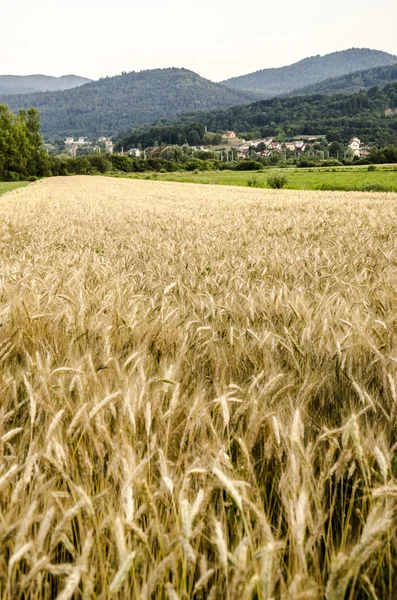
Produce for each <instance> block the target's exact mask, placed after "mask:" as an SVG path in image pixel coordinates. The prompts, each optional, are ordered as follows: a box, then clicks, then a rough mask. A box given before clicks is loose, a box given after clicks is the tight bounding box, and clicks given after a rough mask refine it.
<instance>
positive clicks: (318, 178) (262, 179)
mask: <svg viewBox="0 0 397 600" xmlns="http://www.w3.org/2000/svg"><path fill="white" fill-rule="evenodd" d="M282 171H283V172H285V173H287V174H288V183H287V185H286V188H288V189H296V190H316V189H319V188H320V187H321V186H324V187H325V186H326V187H327V188H331V187H332V188H334V189H336V190H338V189H340V190H344V191H349V190H354V189H357V190H359V189H360V188H362V187H367V186H368V187H369V188H370V187H371V186H382V187H383V188H388V189H390V191H395V192H397V165H396V166H395V167H393V166H388V167H377V169H376V171H372V172H371V171H368V168H367V167H354V168H343V169H341V168H337V169H335V170H334V171H332V170H331V169H282ZM271 172H273V169H265V170H264V171H261V172H248V171H207V172H200V173H189V172H176V173H159V174H156V173H154V174H152V175H151V174H148V173H140V174H135V173H134V174H131V175H128V176H129V177H133V178H138V179H147V178H148V177H149V178H150V177H151V178H153V179H158V180H161V181H179V182H182V183H204V184H216V185H238V186H247V185H248V181H250V180H252V179H253V178H255V179H256V185H258V186H261V187H267V182H266V180H267V177H268V175H269V174H270V173H271ZM121 176H123V177H124V176H127V175H121ZM375 191H376V190H375Z"/></svg>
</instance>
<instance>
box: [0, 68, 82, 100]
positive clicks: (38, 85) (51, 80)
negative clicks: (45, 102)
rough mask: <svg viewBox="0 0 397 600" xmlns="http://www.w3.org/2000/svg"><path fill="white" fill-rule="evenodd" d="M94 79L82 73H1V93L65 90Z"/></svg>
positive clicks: (13, 93)
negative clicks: (83, 75)
mask: <svg viewBox="0 0 397 600" xmlns="http://www.w3.org/2000/svg"><path fill="white" fill-rule="evenodd" d="M91 81H92V80H91V79H88V78H87V77H80V75H73V74H68V75H61V76H60V77H55V76H53V75H42V74H40V73H34V74H31V75H8V74H4V75H0V94H1V95H3V94H4V95H16V94H31V93H38V92H47V91H63V90H68V89H72V88H74V87H79V86H81V85H85V84H86V83H90V82H91Z"/></svg>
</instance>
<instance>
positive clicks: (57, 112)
mask: <svg viewBox="0 0 397 600" xmlns="http://www.w3.org/2000/svg"><path fill="white" fill-rule="evenodd" d="M251 101H252V96H250V95H249V94H245V93H241V92H239V91H236V90H229V89H228V88H226V87H225V86H223V85H221V84H219V83H213V82H211V81H208V80H207V79H203V78H202V77H200V76H199V75H197V74H196V73H193V72H192V71H188V70H187V69H175V68H171V69H154V70H149V71H141V72H139V73H134V72H132V73H125V74H122V75H118V76H116V77H106V78H104V79H100V80H99V81H93V82H91V83H88V84H86V85H84V86H81V87H79V88H74V89H71V90H68V91H64V92H50V93H43V94H25V95H19V96H0V103H5V104H7V105H8V106H9V107H10V109H11V110H12V111H13V112H16V111H18V110H19V109H20V108H26V107H30V106H33V107H35V108H37V110H38V111H39V113H40V115H41V120H42V132H43V134H45V135H51V134H59V135H114V134H115V133H117V132H119V131H123V130H126V129H127V128H128V127H131V125H139V124H142V123H150V122H153V121H155V120H157V119H164V118H169V117H174V116H176V115H179V114H181V113H184V112H187V111H192V110H211V109H216V108H225V107H229V106H233V105H235V104H243V103H247V102H251Z"/></svg>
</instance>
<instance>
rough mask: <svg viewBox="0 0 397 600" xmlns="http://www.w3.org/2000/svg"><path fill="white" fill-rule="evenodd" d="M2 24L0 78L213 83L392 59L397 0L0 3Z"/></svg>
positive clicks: (396, 40)
mask: <svg viewBox="0 0 397 600" xmlns="http://www.w3.org/2000/svg"><path fill="white" fill-rule="evenodd" d="M0 18H1V23H2V27H1V35H0V74H12V75H29V74H34V73H41V74H45V75H55V76H60V75H67V74H71V73H73V74H75V75H82V76H85V77H89V78H91V79H98V78H99V77H104V76H106V75H117V74H120V73H121V72H122V71H140V70H142V69H153V68H159V67H185V68H187V69H191V70H192V71H195V72H196V73H199V74H200V75H202V76H203V77H206V78H208V79H211V80H213V81H221V80H223V79H227V78H229V77H233V76H237V75H242V74H245V73H251V72H252V71H257V70H259V69H264V68H269V67H280V66H283V65H288V64H292V63H294V62H296V61H298V60H301V59H302V58H305V57H307V56H313V55H316V54H327V53H329V52H333V51H335V50H345V49H347V48H352V47H356V48H373V49H376V50H383V51H385V52H390V53H392V54H396V55H397V35H396V23H397V1H396V0H377V2H376V3H375V2H374V1H373V0H360V2H353V1H352V0H350V1H349V0H347V1H346V0H333V1H332V2H324V0H282V1H277V0H272V1H271V2H270V1H269V0H251V1H250V2H245V1H243V0H228V1H227V2H225V1H224V0H200V1H198V2H197V1H196V2H192V1H191V0H151V1H148V0H146V1H144V0H139V2H137V1H136V0H113V2H112V1H110V0H95V1H94V0H68V1H67V2H65V0H62V2H61V1H59V0H1V10H0Z"/></svg>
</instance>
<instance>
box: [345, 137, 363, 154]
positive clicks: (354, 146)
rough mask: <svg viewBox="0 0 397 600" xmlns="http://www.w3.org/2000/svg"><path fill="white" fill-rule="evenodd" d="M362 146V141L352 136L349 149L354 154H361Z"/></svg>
mask: <svg viewBox="0 0 397 600" xmlns="http://www.w3.org/2000/svg"><path fill="white" fill-rule="evenodd" d="M360 146H361V141H360V140H359V139H358V137H352V138H351V139H350V140H349V143H348V145H347V147H348V148H349V150H351V151H352V152H353V154H354V156H360Z"/></svg>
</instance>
